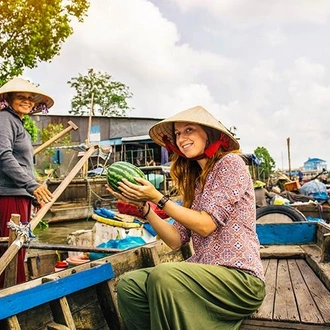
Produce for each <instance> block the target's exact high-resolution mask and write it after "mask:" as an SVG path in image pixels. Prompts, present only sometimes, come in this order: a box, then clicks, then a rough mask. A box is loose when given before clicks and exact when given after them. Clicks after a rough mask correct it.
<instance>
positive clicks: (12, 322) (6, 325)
mask: <svg viewBox="0 0 330 330" xmlns="http://www.w3.org/2000/svg"><path fill="white" fill-rule="evenodd" d="M0 326H1V329H6V330H21V326H20V324H19V322H18V319H17V316H16V315H14V316H11V317H9V318H8V319H6V320H3V323H0Z"/></svg>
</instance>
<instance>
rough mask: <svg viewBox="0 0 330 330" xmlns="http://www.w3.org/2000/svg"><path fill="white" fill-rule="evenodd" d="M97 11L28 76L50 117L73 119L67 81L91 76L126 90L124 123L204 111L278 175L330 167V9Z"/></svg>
mask: <svg viewBox="0 0 330 330" xmlns="http://www.w3.org/2000/svg"><path fill="white" fill-rule="evenodd" d="M91 2H92V3H91V7H90V9H89V12H88V17H86V18H85V21H84V22H83V23H78V22H75V21H73V22H72V24H73V27H74V33H73V35H72V36H70V37H69V38H68V39H67V40H66V42H65V43H64V44H63V47H62V49H61V52H60V54H59V56H57V57H55V58H54V59H53V60H52V61H51V62H50V63H40V65H39V66H38V67H37V68H34V69H31V70H30V69H29V70H26V71H25V72H24V76H23V77H24V78H26V79H29V80H31V81H33V82H34V83H37V84H39V86H40V88H41V89H43V90H44V91H45V92H47V93H48V94H49V95H51V96H52V97H53V98H54V100H55V105H54V106H53V108H52V109H51V114H59V115H63V114H68V111H69V110H70V106H71V99H72V97H73V96H74V95H75V90H74V89H72V88H70V86H69V84H68V83H67V82H68V81H69V80H70V79H71V78H73V77H78V76H79V74H81V75H86V74H87V70H88V69H90V68H93V69H94V71H96V72H101V73H108V74H109V75H111V76H112V79H113V80H114V81H120V82H122V83H124V84H125V85H127V86H128V87H129V90H130V91H131V92H132V93H133V97H132V98H131V99H129V105H130V106H131V107H132V108H133V109H132V110H131V111H130V112H128V116H131V117H151V118H159V119H163V118H167V117H169V116H171V115H173V114H175V113H177V112H179V111H183V110H186V109H188V108H191V107H194V106H197V105H201V106H203V107H204V108H205V109H207V110H208V111H209V112H211V113H212V114H213V115H214V116H215V117H216V118H217V119H218V120H220V122H221V123H222V124H223V125H225V126H226V127H227V128H228V129H231V130H232V131H234V132H235V134H236V137H238V138H239V142H240V145H241V150H242V152H244V153H253V152H254V150H255V149H256V148H257V147H265V148H266V149H267V150H268V151H269V153H270V156H271V157H272V158H273V159H274V160H275V162H276V168H277V169H288V168H289V158H290V161H291V169H295V168H299V167H302V166H303V164H304V162H306V161H307V160H308V159H309V158H320V159H323V160H325V161H327V162H328V163H329V164H330V148H329V147H328V143H329V140H330V139H329V135H330V128H329V123H330V120H329V119H330V111H329V107H330V61H329V59H330V1H328V0H316V1H315V0H290V1H288V0H285V1H284V0H276V1H271V0H249V1H246V0H231V1H227V0H150V1H147V0H97V1H96V0H94V1H91ZM288 138H289V139H290V144H289V147H288V143H287V141H288ZM289 155H290V157H289Z"/></svg>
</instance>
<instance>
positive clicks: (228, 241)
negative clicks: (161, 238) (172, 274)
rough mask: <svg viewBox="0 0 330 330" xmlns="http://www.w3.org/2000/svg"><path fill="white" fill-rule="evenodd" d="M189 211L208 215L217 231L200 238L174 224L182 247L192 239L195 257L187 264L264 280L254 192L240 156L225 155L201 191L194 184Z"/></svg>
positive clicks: (198, 186) (188, 260) (176, 223)
mask: <svg viewBox="0 0 330 330" xmlns="http://www.w3.org/2000/svg"><path fill="white" fill-rule="evenodd" d="M192 209H194V210H197V211H205V212H207V213H208V214H210V215H211V217H212V218H213V220H214V222H215V223H216V225H217V228H216V230H215V231H214V232H213V233H211V234H210V235H209V236H207V237H202V236H200V235H198V234H196V233H195V232H192V231H190V230H189V229H187V228H185V227H184V226H182V225H181V224H179V223H178V222H175V223H174V225H175V226H176V228H177V229H178V230H179V232H180V236H181V241H182V244H185V243H187V242H189V240H190V238H191V239H192V243H193V249H194V254H193V255H192V256H191V257H190V258H189V259H187V262H195V263H202V264H210V265H221V266H225V267H231V268H238V269H240V270H242V271H246V272H248V273H250V274H253V275H254V276H257V277H259V278H260V279H262V280H264V272H263V267H262V263H261V259H260V252H259V248H260V244H259V240H258V236H257V234H256V207H255V195H254V189H253V184H252V179H251V176H250V173H249V171H248V168H247V166H246V165H245V163H244V161H243V160H242V158H241V157H240V156H239V155H237V154H227V155H225V156H224V157H223V158H222V159H220V160H219V161H218V162H217V163H216V164H215V166H214V168H213V170H212V171H211V172H210V173H209V175H208V177H207V179H206V182H205V186H204V189H203V191H202V190H201V187H200V185H198V184H197V186H196V188H195V199H194V202H193V205H192Z"/></svg>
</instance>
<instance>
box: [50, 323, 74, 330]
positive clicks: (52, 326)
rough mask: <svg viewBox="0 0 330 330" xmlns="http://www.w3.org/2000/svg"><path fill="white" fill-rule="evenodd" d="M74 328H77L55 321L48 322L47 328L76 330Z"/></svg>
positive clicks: (51, 329) (52, 329)
mask: <svg viewBox="0 0 330 330" xmlns="http://www.w3.org/2000/svg"><path fill="white" fill-rule="evenodd" d="M74 329H76V328H68V327H66V326H65V325H63V324H58V323H55V322H52V323H50V324H47V330H74Z"/></svg>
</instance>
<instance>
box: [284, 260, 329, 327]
mask: <svg viewBox="0 0 330 330" xmlns="http://www.w3.org/2000/svg"><path fill="white" fill-rule="evenodd" d="M298 261H299V260H298ZM302 263H303V264H306V262H305V261H304V260H302ZM288 267H289V272H290V277H291V282H292V287H293V290H294V295H295V297H296V302H297V306H298V310H299V314H300V320H301V322H305V323H323V318H322V316H321V314H320V312H319V311H318V308H317V306H316V304H315V302H314V300H313V298H312V296H311V294H310V292H309V289H308V287H307V286H306V283H305V281H304V279H303V277H302V274H301V272H300V269H299V268H298V266H297V263H296V260H288ZM308 268H309V267H308ZM308 275H309V273H308V274H304V277H308Z"/></svg>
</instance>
